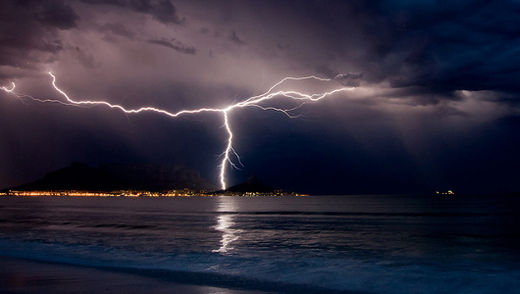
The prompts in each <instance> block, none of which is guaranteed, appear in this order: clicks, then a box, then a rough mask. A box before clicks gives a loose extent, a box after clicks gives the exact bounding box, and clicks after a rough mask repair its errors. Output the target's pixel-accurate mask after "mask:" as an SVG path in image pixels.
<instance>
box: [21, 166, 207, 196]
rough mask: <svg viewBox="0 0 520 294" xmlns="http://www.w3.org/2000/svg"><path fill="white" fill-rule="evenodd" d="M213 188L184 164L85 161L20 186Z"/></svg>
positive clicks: (86, 188) (133, 188) (97, 189)
mask: <svg viewBox="0 0 520 294" xmlns="http://www.w3.org/2000/svg"><path fill="white" fill-rule="evenodd" d="M184 188H189V189H194V190H201V189H213V188H214V186H213V185H212V184H210V183H209V182H208V181H206V180H205V179H203V178H202V177H201V176H200V174H199V173H198V172H196V171H193V170H191V169H188V168H185V167H182V166H170V165H151V164H150V165H129V164H112V165H102V166H99V167H90V166H88V165H85V164H82V163H77V162H75V163H72V164H71V165H70V166H68V167H65V168H62V169H58V170H56V171H52V172H50V173H48V174H46V175H45V176H44V177H43V178H41V179H39V180H36V181H34V182H31V183H28V184H23V185H20V186H18V187H14V188H12V189H16V190H85V191H114V190H146V191H165V190H170V189H184Z"/></svg>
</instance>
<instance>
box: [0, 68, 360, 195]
mask: <svg viewBox="0 0 520 294" xmlns="http://www.w3.org/2000/svg"><path fill="white" fill-rule="evenodd" d="M48 74H49V75H50V76H51V78H52V86H53V87H54V89H55V90H56V91H57V92H58V93H60V94H61V95H62V96H63V97H64V98H65V101H61V100H53V99H38V98H35V97H32V96H29V95H25V94H17V93H16V92H14V90H15V88H16V85H15V83H11V87H6V86H3V87H0V89H1V90H3V91H5V92H6V93H8V94H11V95H14V96H16V97H18V98H28V99H31V100H33V101H37V102H42V103H45V102H51V103H59V104H63V105H67V106H87V105H104V106H107V107H110V108H114V109H118V110H120V111H123V112H124V113H127V114H135V113H141V112H156V113H160V114H163V115H166V116H169V117H178V116H181V115H188V114H199V113H203V112H218V113H221V114H222V116H223V118H224V127H225V129H226V132H227V135H228V138H227V143H226V149H225V150H224V152H223V153H222V154H221V158H222V159H221V162H220V165H219V180H220V186H221V188H222V190H225V189H226V188H227V183H226V171H227V167H228V166H232V167H234V168H238V166H237V164H236V163H235V162H234V161H233V160H232V156H234V158H235V159H236V161H237V162H238V164H239V165H243V164H242V162H241V161H240V156H239V155H238V153H237V152H236V151H235V149H234V148H233V131H232V128H231V125H230V122H229V116H230V114H231V112H232V111H233V110H236V109H240V108H246V107H256V108H259V109H261V110H266V111H267V110H272V111H277V112H281V113H283V114H284V115H286V116H287V117H289V118H296V117H298V116H297V115H292V114H291V112H293V111H295V110H297V109H299V108H300V107H302V106H303V105H304V104H306V103H309V102H315V101H319V100H321V99H323V98H325V97H328V96H331V95H333V94H336V93H339V92H345V91H352V90H354V89H356V88H355V87H340V88H337V89H334V90H331V91H328V92H323V93H312V94H308V93H302V92H299V91H275V92H274V90H275V89H276V87H278V86H280V85H282V84H283V83H285V82H286V81H290V80H292V81H303V80H316V81H322V82H331V81H335V80H336V78H333V79H327V78H320V77H316V76H305V77H286V78H283V79H282V80H280V81H279V82H278V83H276V84H274V85H273V86H272V87H271V88H269V90H267V92H265V93H263V94H260V95H256V96H252V97H249V98H247V99H246V100H244V101H242V102H238V103H235V104H231V105H229V106H227V107H224V108H198V109H184V110H180V111H177V112H170V111H167V110H164V109H160V108H155V107H151V106H145V107H140V108H136V109H127V108H125V107H124V106H121V105H118V104H112V103H109V102H107V101H102V100H74V99H72V98H70V96H69V95H68V94H67V93H65V91H63V90H62V89H60V88H59V87H58V86H57V85H56V76H55V75H54V74H53V73H52V72H49V73H48ZM339 76H340V75H338V76H337V77H339ZM277 97H285V98H289V99H291V100H294V101H295V102H297V105H296V106H294V107H292V108H278V107H274V106H266V105H263V103H265V102H267V101H268V100H272V99H274V98H277Z"/></svg>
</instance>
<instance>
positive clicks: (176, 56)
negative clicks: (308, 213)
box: [0, 0, 520, 194]
mask: <svg viewBox="0 0 520 294" xmlns="http://www.w3.org/2000/svg"><path fill="white" fill-rule="evenodd" d="M48 71H53V72H54V73H55V74H56V76H57V78H58V84H59V86H60V87H61V88H63V89H65V90H66V91H67V92H68V93H69V94H70V95H71V96H73V97H74V98H76V99H78V100H81V99H90V98H95V99H105V100H108V101H110V102H112V103H119V104H122V105H125V106H127V107H140V106H144V105H152V106H157V107H161V108H164V109H167V110H171V111H177V110H180V109H184V108H190V109H191V108H199V107H222V106H225V105H229V104H230V103H236V102H239V101H242V100H244V99H247V98H248V97H249V96H252V95H255V94H259V93H262V92H264V91H265V90H267V89H268V88H269V87H270V86H271V85H273V84H275V83H276V82H278V81H279V80H280V79H282V78H284V77H286V76H306V75H317V76H320V77H326V78H334V77H335V76H337V75H338V74H345V75H344V76H343V77H344V78H343V79H341V80H338V81H337V85H336V86H342V85H346V86H349V87H357V89H356V90H354V91H352V92H348V93H340V94H337V95H334V96H331V97H329V98H327V99H325V100H322V101H320V102H317V103H312V104H308V105H305V106H303V107H302V108H301V109H299V110H298V113H299V114H301V115H302V116H301V117H300V118H297V119H289V118H288V117H286V116H284V115H282V114H280V113H277V112H269V111H267V112H266V111H262V110H260V109H243V110H240V111H236V112H233V115H232V116H231V117H230V123H231V125H232V127H233V131H234V133H235V141H234V145H235V148H236V150H237V151H238V152H239V153H240V155H241V159H242V162H243V163H244V167H243V168H242V169H241V170H233V171H230V172H229V173H228V182H229V183H230V184H238V183H240V182H242V181H244V180H245V179H247V178H248V177H250V176H257V177H258V178H260V179H261V180H263V181H264V182H267V183H269V184H271V185H273V186H277V187H281V188H285V189H288V190H292V191H297V192H307V193H348V194H350V193H418V192H421V193H422V192H432V191H435V190H447V189H453V190H455V191H456V192H459V193H494V192H517V191H520V172H519V169H520V155H519V150H520V135H519V131H520V1H517V0H515V1H464V0H462V1H412V0H409V1H317V0H316V1H174V0H171V1H169V0H77V1H72V0H71V1H54V0H48V1H40V0H4V1H2V4H1V9H0V85H6V86H8V85H9V83H10V82H11V81H13V82H15V83H16V86H17V90H18V91H19V92H21V93H24V94H30V95H32V96H34V97H38V98H41V99H62V98H63V97H61V96H60V95H59V94H58V93H57V92H56V91H54V89H53V88H52V85H51V83H50V82H51V79H50V77H49V75H48V74H47V72H48ZM289 86H290V87H292V88H293V89H297V90H301V89H303V88H306V87H310V88H313V87H315V86H314V85H309V84H308V83H305V82H304V83H291V84H290V85H289ZM279 103H284V102H283V101H282V100H280V102H279ZM225 140H226V133H225V129H224V128H223V120H222V116H221V115H219V114H202V115H193V116H183V117H181V118H177V119H171V118H167V117H164V116H161V115H158V114H155V113H143V114H139V115H125V114H124V113H122V112H120V111H117V110H110V109H107V108H106V107H102V106H95V107H86V108H85V107H83V108H78V107H68V106H63V105H59V104H52V103H48V104H46V103H38V102H34V101H31V100H28V99H16V98H15V97H13V96H12V95H8V94H6V93H5V92H3V91H1V92H0V188H6V187H10V186H14V185H18V184H21V183H25V182H28V181H32V180H34V179H36V178H39V177H41V176H42V175H44V174H45V173H47V172H49V171H51V170H54V169H57V168H61V167H64V166H68V165H69V164H70V163H71V162H83V163H86V164H89V165H92V166H97V165H100V164H107V163H128V164H168V165H182V166H185V167H188V168H192V169H194V170H196V171H198V172H200V174H201V175H202V176H203V177H205V178H206V179H208V180H209V181H211V182H213V183H214V184H215V185H217V184H218V179H217V178H218V170H217V165H218V163H219V158H218V155H219V154H220V153H221V152H222V151H223V149H224V148H225Z"/></svg>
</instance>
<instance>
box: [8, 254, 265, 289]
mask: <svg viewBox="0 0 520 294" xmlns="http://www.w3.org/2000/svg"><path fill="white" fill-rule="evenodd" d="M0 263H1V264H2V266H1V267H0V293H41V294H45V293H77V294H82V293H129V294H132V293H134V294H138V293H159V294H160V293H215V294H216V293H221V294H228V293H229V294H246V293H265V292H257V291H246V290H237V289H226V288H220V287H210V286H197V285H187V284H180V283H176V282H173V281H168V280H167V279H164V278H153V277H146V276H142V275H138V274H131V273H123V272H117V271H111V270H108V269H99V268H93V267H86V266H73V265H67V264H58V263H49V262H39V261H31V260H28V259H21V258H13V257H5V256H2V257H0Z"/></svg>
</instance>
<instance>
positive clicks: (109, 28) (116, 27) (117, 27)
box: [99, 23, 136, 39]
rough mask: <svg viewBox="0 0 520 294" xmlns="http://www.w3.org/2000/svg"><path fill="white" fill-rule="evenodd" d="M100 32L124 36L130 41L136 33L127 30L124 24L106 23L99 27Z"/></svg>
mask: <svg viewBox="0 0 520 294" xmlns="http://www.w3.org/2000/svg"><path fill="white" fill-rule="evenodd" d="M99 30H100V31H103V32H109V33H111V34H114V35H117V36H122V37H125V38H128V39H133V38H134V37H135V36H136V33H135V32H133V31H132V30H130V29H129V28H127V27H126V26H125V25H123V24H122V23H105V24H103V25H100V26H99Z"/></svg>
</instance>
